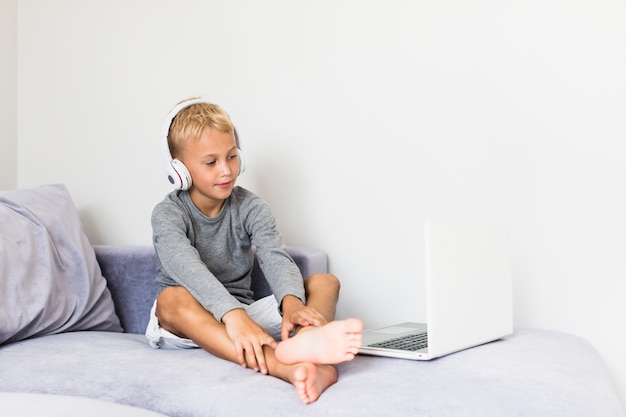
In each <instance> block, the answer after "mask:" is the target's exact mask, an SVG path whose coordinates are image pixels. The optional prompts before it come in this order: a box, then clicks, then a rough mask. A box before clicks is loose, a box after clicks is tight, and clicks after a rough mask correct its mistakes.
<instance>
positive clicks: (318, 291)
mask: <svg viewBox="0 0 626 417" xmlns="http://www.w3.org/2000/svg"><path fill="white" fill-rule="evenodd" d="M340 287H341V285H340V283H339V279H337V277H336V276H334V275H333V274H314V275H311V276H310V277H308V278H307V279H305V280H304V290H305V294H306V300H307V302H306V304H307V306H309V307H313V308H315V309H316V310H317V311H318V312H319V313H320V314H321V315H322V316H324V318H325V319H326V321H327V322H331V321H333V320H334V319H335V312H336V309H337V302H338V301H339V289H340Z"/></svg>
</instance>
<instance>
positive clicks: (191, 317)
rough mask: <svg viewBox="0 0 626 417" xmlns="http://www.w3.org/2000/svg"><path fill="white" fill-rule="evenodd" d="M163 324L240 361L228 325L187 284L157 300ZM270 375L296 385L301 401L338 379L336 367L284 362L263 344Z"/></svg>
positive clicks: (213, 350) (169, 289)
mask: <svg viewBox="0 0 626 417" xmlns="http://www.w3.org/2000/svg"><path fill="white" fill-rule="evenodd" d="M156 314H157V317H158V318H159V325H160V326H161V327H162V328H164V329H165V330H168V331H169V332H171V333H173V334H175V335H177V336H179V337H184V338H188V339H191V340H193V341H194V342H195V343H196V344H197V345H198V346H200V347H201V348H202V349H204V350H206V351H207V352H210V353H212V354H213V355H215V356H217V357H220V358H222V359H226V360H229V361H231V362H234V363H239V361H238V358H237V353H236V352H235V347H234V344H233V342H232V340H231V339H230V337H229V336H228V334H227V333H226V328H225V326H224V325H223V324H222V323H220V322H218V321H217V320H216V319H215V317H213V315H212V314H211V313H209V312H208V311H206V310H205V309H204V307H202V305H200V303H198V302H197V301H196V299H195V298H193V296H192V295H191V294H190V293H189V292H188V291H187V290H186V289H185V288H183V287H169V288H166V289H164V290H163V291H161V293H160V294H159V297H158V299H157V310H156ZM263 352H264V354H265V360H266V364H267V369H268V371H269V374H270V375H272V376H275V377H277V378H281V379H283V380H285V381H287V382H290V383H292V384H293V385H294V387H295V389H296V392H297V394H298V396H299V397H300V400H301V401H302V402H304V403H310V402H313V401H315V400H316V399H317V398H318V397H319V396H320V395H321V393H322V392H323V391H324V390H325V389H326V388H328V387H329V386H330V385H332V384H334V383H335V382H336V381H337V371H336V370H335V369H334V368H333V367H332V366H326V365H316V364H313V363H295V364H284V363H282V362H280V361H279V360H278V359H277V358H276V355H275V353H274V349H272V348H271V347H270V346H263Z"/></svg>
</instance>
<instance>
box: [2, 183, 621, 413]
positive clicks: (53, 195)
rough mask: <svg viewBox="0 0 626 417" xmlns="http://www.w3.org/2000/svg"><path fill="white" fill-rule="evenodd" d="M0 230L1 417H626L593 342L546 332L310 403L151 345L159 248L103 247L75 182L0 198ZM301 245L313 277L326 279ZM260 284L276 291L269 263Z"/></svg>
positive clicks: (369, 371)
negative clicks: (80, 205)
mask: <svg viewBox="0 0 626 417" xmlns="http://www.w3.org/2000/svg"><path fill="white" fill-rule="evenodd" d="M0 230H1V231H2V236H0V262H2V264H0V291H1V292H0V415H2V416H35V415H37V416H39V415H47V416H56V415H59V416H61V415H62V416H65V417H67V416H70V417H71V416H79V415H80V416H87V415H89V416H90V417H91V416H96V417H97V416H105V415H115V416H145V417H150V416H159V415H161V416H162V415H166V416H180V417H182V416H215V417H220V416H255V417H258V416H268V417H269V416H271V417H277V416H290V417H291V416H323V417H334V416H407V417H408V416H411V417H419V416H429V417H437V416H441V417H443V416H446V417H456V416H472V417H476V416H498V417H503V416H533V417H542V416H545V417H556V416H563V417H565V416H567V417H572V416H581V417H594V416H598V417H600V416H601V417H613V416H615V417H619V416H624V412H623V408H622V405H621V403H620V400H619V398H618V396H617V393H616V390H615V388H614V386H613V384H612V382H611V379H610V377H609V375H608V372H607V369H606V368H605V365H604V364H603V362H602V360H601V358H600V357H599V356H598V354H597V352H596V351H595V350H594V348H593V346H592V345H591V344H590V343H588V342H587V341H586V340H584V339H582V338H580V337H578V336H575V335H570V334H566V333H560V332H555V331H549V330H541V329H515V332H514V334H513V335H511V336H508V337H506V338H504V339H501V340H498V341H495V342H492V343H488V344H485V345H482V346H479V347H475V348H472V349H467V350H464V351H461V352H458V353H455V354H451V355H448V356H444V357H441V358H438V359H435V360H432V361H426V362H420V361H409V360H403V359H390V358H381V357H372V356H364V355H358V356H357V357H356V358H355V359H354V360H353V361H350V362H345V363H342V364H339V365H337V369H338V373H339V380H338V382H337V383H336V384H334V385H332V386H331V387H330V388H328V389H327V390H326V391H325V392H324V393H323V394H322V396H321V397H320V398H319V399H318V400H317V401H316V402H314V403H312V404H309V405H304V404H302V403H301V402H300V401H299V400H298V397H297V395H296V394H295V392H294V390H293V387H292V386H291V385H290V384H288V383H286V382H284V381H282V380H279V379H277V378H273V377H270V376H264V375H261V374H259V373H256V372H254V371H251V370H249V369H245V368H243V367H241V366H239V365H236V364H234V363H230V362H227V361H224V360H222V359H219V358H216V357H213V356H212V355H210V354H209V353H207V352H205V351H203V350H200V349H191V350H155V349H152V348H150V347H149V345H148V342H147V340H146V339H145V337H144V335H143V332H144V329H145V327H146V324H147V322H148V316H149V311H150V307H151V305H152V302H153V300H154V297H155V295H156V293H157V286H156V284H155V283H154V277H155V272H156V268H157V263H158V262H157V258H156V255H155V253H154V251H153V249H152V247H150V246H92V245H90V243H89V241H88V240H87V238H86V236H85V234H84V232H83V230H82V227H81V225H80V219H79V216H78V213H77V212H76V209H75V207H74V205H73V203H72V200H71V197H70V194H69V191H68V190H67V188H66V187H65V186H63V185H58V184H57V185H44V186H39V187H33V188H30V189H21V190H11V191H2V192H0ZM288 250H289V253H290V254H291V255H292V256H293V258H294V260H295V261H296V263H297V264H298V266H299V267H300V269H301V270H302V273H303V276H308V275H310V274H312V273H314V272H323V271H326V270H327V255H326V253H324V252H323V251H321V250H319V249H315V248H309V247H296V246H290V247H288ZM253 279H254V289H255V295H257V296H263V295H265V294H267V293H268V291H269V288H268V286H267V283H266V282H265V281H264V278H263V273H262V270H261V269H260V268H259V267H258V264H257V265H255V271H254V278H253ZM366 326H367V323H366Z"/></svg>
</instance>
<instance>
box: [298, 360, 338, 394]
mask: <svg viewBox="0 0 626 417" xmlns="http://www.w3.org/2000/svg"><path fill="white" fill-rule="evenodd" d="M290 380H291V383H292V384H293V386H294V387H295V388H296V393H297V394H298V397H299V398H300V401H302V402H303V403H304V404H310V403H312V402H313V401H316V400H317V399H318V398H319V397H320V395H322V392H324V391H325V390H326V388H328V387H330V386H331V385H332V384H334V383H335V382H337V370H336V369H335V368H333V367H332V366H330V365H313V364H312V363H302V364H298V365H295V367H294V370H293V372H292V373H291V376H290Z"/></svg>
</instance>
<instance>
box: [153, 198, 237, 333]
mask: <svg viewBox="0 0 626 417" xmlns="http://www.w3.org/2000/svg"><path fill="white" fill-rule="evenodd" d="M171 209H172V207H168V206H167V205H162V204H161V205H158V206H157V207H156V208H155V209H154V211H153V215H152V228H153V240H154V248H155V250H156V253H157V256H158V258H159V261H160V264H161V270H162V273H164V274H165V275H166V276H167V277H169V278H170V279H172V280H174V281H175V282H176V283H178V284H179V285H182V286H184V287H185V288H186V289H187V290H188V291H189V292H190V293H191V295H192V296H193V297H194V298H195V299H196V300H198V302H199V303H200V304H201V305H202V306H203V307H204V308H205V309H206V310H207V311H210V312H211V313H212V314H213V316H214V317H215V318H216V319H217V320H220V321H221V320H222V317H223V316H224V314H226V313H227V312H229V311H231V310H233V309H237V308H243V307H244V306H243V305H242V304H241V303H240V302H239V301H238V300H237V299H236V298H235V297H234V296H232V295H231V294H230V293H229V292H228V290H227V289H226V288H225V287H224V285H223V284H222V283H221V282H220V281H219V280H218V279H217V278H216V277H215V276H214V275H213V274H212V273H211V271H210V270H209V269H208V268H207V266H206V265H205V264H204V262H202V260H201V259H200V255H199V254H198V251H197V250H196V248H195V247H193V245H192V244H191V242H190V241H189V238H188V237H187V235H186V233H185V230H186V227H187V226H186V225H185V222H184V216H181V215H180V214H179V215H172V213H171V212H170V210H171Z"/></svg>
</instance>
